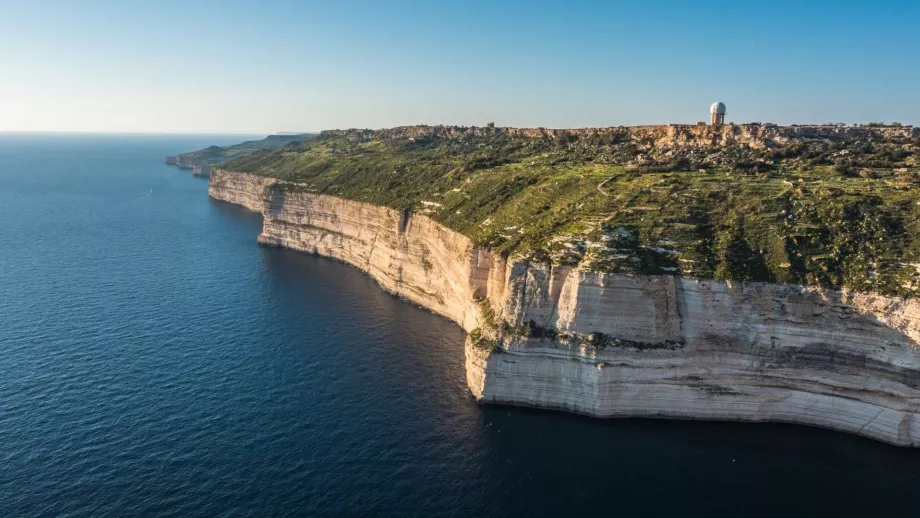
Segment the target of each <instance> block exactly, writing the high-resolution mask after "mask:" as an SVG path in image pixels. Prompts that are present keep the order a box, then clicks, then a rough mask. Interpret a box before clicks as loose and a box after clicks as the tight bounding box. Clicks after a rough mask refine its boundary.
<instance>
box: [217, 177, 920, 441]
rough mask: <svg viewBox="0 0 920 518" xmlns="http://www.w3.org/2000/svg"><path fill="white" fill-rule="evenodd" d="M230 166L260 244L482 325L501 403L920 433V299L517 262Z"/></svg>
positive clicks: (477, 360) (436, 230)
mask: <svg viewBox="0 0 920 518" xmlns="http://www.w3.org/2000/svg"><path fill="white" fill-rule="evenodd" d="M296 187H297V186H291V185H285V184H275V181H274V180H272V179H268V178H265V177H261V176H256V175H248V174H242V173H233V172H227V171H223V170H220V169H214V170H213V171H212V173H211V180H210V187H209V193H210V195H211V196H212V197H213V198H216V199H219V200H223V201H227V202H230V203H236V204H239V205H243V206H245V207H247V208H249V209H251V210H256V211H259V212H261V213H262V214H263V216H264V224H263V231H262V234H261V235H260V236H259V242H260V243H262V244H264V245H270V246H282V247H286V248H292V249H295V250H301V251H304V252H309V253H315V254H319V255H322V256H326V257H331V258H335V259H338V260H342V261H345V262H347V263H349V264H351V265H353V266H355V267H357V268H359V269H361V270H363V271H365V272H367V273H368V274H369V275H371V276H373V277H374V278H375V279H376V280H377V281H378V282H379V283H380V284H381V286H382V287H384V288H385V289H387V290H388V291H390V292H392V293H395V294H397V295H400V296H402V297H404V298H406V299H408V300H410V301H412V302H414V303H417V304H419V305H422V306H424V307H426V308H428V309H431V310H432V311H435V312H437V313H439V314H441V315H444V316H445V317H447V318H449V319H451V320H453V321H455V322H457V323H458V324H459V325H461V326H462V327H463V328H464V329H466V330H467V331H469V332H471V335H470V338H469V339H468V340H467V344H466V368H467V381H468V384H469V387H470V390H471V391H472V393H473V395H474V396H475V397H476V398H477V399H479V400H481V401H486V402H498V403H509V404H520V405H529V406H537V407H545V408H556V409H561V410H566V411H572V412H579V413H584V414H588V415H593V416H599V417H614V416H645V417H666V418H683V419H719V420H745V421H782V422H792V423H802V424H809V425H815V426H823V427H828V428H833V429H837V430H843V431H848V432H852V433H857V434H860V435H864V436H867V437H872V438H875V439H878V440H882V441H886V442H889V443H893V444H899V445H912V446H917V445H920V415H918V412H920V345H918V344H920V304H918V303H917V302H915V301H913V300H902V299H895V298H890V297H883V296H877V295H872V294H862V293H848V292H839V291H830V290H822V289H815V288H805V287H800V286H792V285H777V284H765V283H726V282H720V281H699V280H691V279H684V278H680V277H674V276H647V277H642V276H625V275H614V274H602V273H594V272H587V271H583V270H580V269H578V268H570V267H551V266H550V265H546V264H530V263H527V262H523V261H515V260H510V261H506V260H504V259H503V258H501V257H497V256H494V255H493V254H492V253H490V252H489V251H488V250H486V249H483V248H480V247H477V246H475V245H473V244H472V243H471V242H470V241H469V240H468V239H467V238H466V237H464V236H463V235H460V234H458V233H456V232H454V231H452V230H449V229H447V228H445V227H443V226H441V225H439V224H437V223H436V222H434V221H432V220H431V219H429V218H427V217H426V216H423V215H414V214H410V213H408V212H402V211H397V210H393V209H390V208H386V207H380V206H375V205H370V204H366V203H359V202H355V201H350V200H344V199H341V198H336V197H332V196H323V195H316V194H312V193H309V192H305V191H303V190H300V189H299V188H296Z"/></svg>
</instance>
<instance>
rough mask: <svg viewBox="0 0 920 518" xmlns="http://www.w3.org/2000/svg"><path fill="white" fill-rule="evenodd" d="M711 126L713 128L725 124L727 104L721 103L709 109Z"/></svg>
mask: <svg viewBox="0 0 920 518" xmlns="http://www.w3.org/2000/svg"><path fill="white" fill-rule="evenodd" d="M709 124H711V125H713V126H721V125H723V124H725V104H723V103H721V102H714V103H712V106H710V107H709Z"/></svg>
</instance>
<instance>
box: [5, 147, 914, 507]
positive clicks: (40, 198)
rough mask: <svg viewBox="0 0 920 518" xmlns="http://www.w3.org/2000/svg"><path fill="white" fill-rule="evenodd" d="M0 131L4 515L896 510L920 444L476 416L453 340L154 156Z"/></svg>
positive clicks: (486, 412)
mask: <svg viewBox="0 0 920 518" xmlns="http://www.w3.org/2000/svg"><path fill="white" fill-rule="evenodd" d="M239 140H241V137H239V136H112V135H109V136H65V135H9V134H0V516H55V515H66V516H132V515H163V516H239V515H250V516H251V515H257V516H278V515H306V516H343V515H390V516H434V515H454V516H512V515H515V516H540V515H556V516H566V515H571V514H574V513H585V514H596V515H617V516H636V515H642V516H650V515H670V516H694V515H695V516H711V515H713V514H728V515H745V516H752V515H761V516H776V515H777V514H780V513H783V514H789V515H811V516H814V515H819V514H820V515H826V514H836V515H864V516H917V515H918V511H917V507H916V502H915V495H916V491H917V488H918V487H920V452H918V451H914V450H907V449H899V448H894V447H890V446H886V445H883V444H878V443H875V442H872V441H869V440H866V439H861V438H857V437H851V436H848V435H844V434H839V433H834V432H828V431H823V430H817V429H810V428H801V427H794V426H780V425H738V424H724V423H723V424H719V423H691V422H670V421H644V420H616V421H601V420H594V419H589V418H584V417H577V416H571V415H566V414H562V413H555V412H543V411H535V410H527V409H519V408H510V407H498V406H478V405H477V404H476V403H475V402H473V401H472V399H471V397H470V396H469V394H468V392H467V389H466V386H465V382H464V370H463V369H464V367H463V347H462V346H463V333H462V332H461V331H460V329H458V328H457V327H455V326H454V325H452V324H450V323H449V322H447V321H446V320H444V319H442V318H440V317H437V316H435V315H432V314H430V313H427V312H425V311H423V310H421V309H419V308H416V307H414V306H411V305H409V304H407V303H404V302H401V301H399V300H398V299H396V298H394V297H392V296H390V295H388V294H386V293H384V292H383V291H381V290H380V289H379V288H378V287H377V285H376V284H375V283H374V282H373V281H372V280H371V279H369V278H367V277H365V276H364V275H362V274H360V273H358V272H357V271H355V270H353V269H350V268H348V267H346V266H344V265H342V264H339V263H335V262H332V261H328V260H324V259H320V258H315V257H310V256H306V255H300V254H296V253H293V252H287V251H282V250H273V249H264V248H260V247H258V246H257V245H256V241H255V238H256V235H257V234H258V233H259V229H260V225H261V222H260V218H259V216H257V215H254V214H252V213H249V212H246V211H243V210H241V209H238V208H235V207H232V206H229V205H225V204H221V203H218V202H214V201H211V200H209V199H208V197H207V182H206V180H203V179H200V178H195V177H193V176H191V175H190V174H189V173H188V172H186V171H179V170H177V169H174V168H171V167H168V166H165V165H163V164H162V157H163V155H166V154H174V153H176V152H182V151H187V150H192V149H196V148H200V147H204V146H206V145H210V144H226V143H231V142H237V141H239Z"/></svg>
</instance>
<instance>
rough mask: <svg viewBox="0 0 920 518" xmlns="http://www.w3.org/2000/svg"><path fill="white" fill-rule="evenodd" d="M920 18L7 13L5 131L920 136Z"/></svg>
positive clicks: (883, 6) (877, 8)
mask: <svg viewBox="0 0 920 518" xmlns="http://www.w3.org/2000/svg"><path fill="white" fill-rule="evenodd" d="M918 27H920V1H917V0H913V1H899V0H892V1H877V2H854V1H847V0H839V1H828V0H816V1H808V2H806V1H795V2H791V1H785V0H779V1H744V2H743V1H734V2H728V1H721V2H717V1H703V0H694V1H678V0H672V1H664V0H661V1H635V0H633V1H630V2H615V1H607V2H602V1H572V2H564V1H560V0H557V1H554V2H543V1H539V0H532V1H499V0H492V1H479V0H470V1H465V2H460V1H456V2H454V1H446V0H429V1H399V0H392V1H384V0H379V1H347V0H342V1H332V0H324V1H315V2H314V1H306V0H303V1H270V0H264V1H262V2H256V1H232V0H225V1H194V0H186V1H172V0H160V1H153V0H150V1H138V0H122V1H101V0H98V1H91V0H83V1H80V2H77V1H64V0H60V1H44V0H27V1H19V0H0V71H2V74H0V130H6V131H10V130H12V131H21V130H26V131H140V132H239V133H270V132H274V131H309V130H320V129H327V128H342V127H367V128H379V127H388V126H397V125H404V124H421V123H424V124H463V125H484V124H485V123H486V122H489V121H495V122H496V123H497V124H498V125H502V126H546V127H584V126H608V125H619V124H628V125H632V124H659V123H671V122H673V123H694V122H696V121H699V120H703V119H705V118H706V116H707V109H708V106H709V104H711V103H712V102H713V101H715V100H721V101H723V102H725V103H726V104H727V105H728V120H731V121H735V122H750V121H761V122H776V123H781V124H789V123H822V122H829V121H835V122H838V121H839V122H872V121H887V122H891V121H899V122H903V123H909V124H920V89H918V86H917V85H918V84H920V37H918V35H917V32H916V31H917V29H918Z"/></svg>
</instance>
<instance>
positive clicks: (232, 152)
mask: <svg viewBox="0 0 920 518" xmlns="http://www.w3.org/2000/svg"><path fill="white" fill-rule="evenodd" d="M315 136H316V134H315V133H302V134H297V135H269V136H268V137H265V138H264V139H262V140H248V141H246V142H241V143H239V144H234V145H232V146H210V147H206V148H204V149H199V150H198V151H192V152H190V153H182V154H181V155H178V157H179V158H180V159H184V160H187V161H188V163H189V164H191V165H217V164H221V163H223V162H227V161H229V160H233V159H236V158H239V157H242V156H246V155H249V154H251V153H255V152H256V151H261V150H265V149H274V148H277V147H280V146H284V145H286V144H289V143H291V142H305V141H307V140H309V139H311V138H313V137H315Z"/></svg>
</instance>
